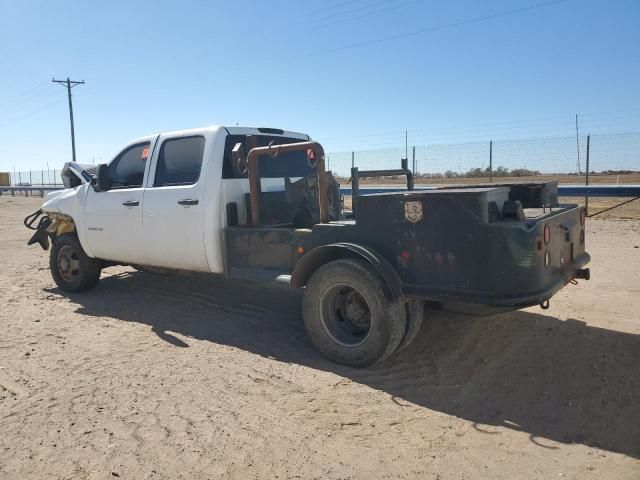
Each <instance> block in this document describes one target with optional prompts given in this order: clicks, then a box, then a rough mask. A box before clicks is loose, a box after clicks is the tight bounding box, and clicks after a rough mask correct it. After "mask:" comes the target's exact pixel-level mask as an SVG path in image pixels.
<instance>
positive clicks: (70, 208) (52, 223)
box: [24, 162, 95, 250]
mask: <svg viewBox="0 0 640 480" xmlns="http://www.w3.org/2000/svg"><path fill="white" fill-rule="evenodd" d="M94 175H95V167H94V166H93V165H82V164H79V163H75V162H67V163H65V165H64V168H63V169H62V172H61V176H62V183H63V184H64V186H65V188H64V189H63V190H56V191H53V192H51V193H49V194H47V198H46V200H45V202H44V204H43V205H42V207H41V208H40V209H39V210H37V211H36V212H34V213H32V214H31V215H28V216H27V217H25V219H24V226H25V227H27V228H28V229H29V230H33V231H34V234H33V235H32V236H31V238H30V239H29V241H28V242H27V245H33V244H35V243H37V244H39V245H40V246H41V247H42V248H43V249H44V250H48V249H49V244H50V241H53V240H54V238H55V237H56V236H60V235H63V234H65V233H71V232H73V231H75V230H76V224H75V222H74V218H80V212H81V209H82V203H83V199H84V197H85V195H86V189H87V188H89V186H90V185H91V181H92V179H93V177H94ZM63 212H64V213H63Z"/></svg>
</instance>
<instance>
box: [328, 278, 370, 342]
mask: <svg viewBox="0 0 640 480" xmlns="http://www.w3.org/2000/svg"><path fill="white" fill-rule="evenodd" d="M320 319H321V321H322V326H323V327H324V329H325V331H326V332H327V334H328V335H329V336H330V337H331V338H332V339H333V341H334V342H336V343H338V344H340V345H342V346H345V347H357V346H359V345H362V344H363V343H364V342H365V340H366V339H367V337H368V336H369V333H370V332H371V309H370V308H369V304H368V303H367V301H366V300H365V299H364V297H363V296H362V294H360V292H358V291H357V290H356V289H355V288H353V287H351V286H349V285H345V284H336V285H334V286H332V287H331V288H329V289H328V290H327V291H326V292H325V293H324V294H323V295H322V297H321V298H320Z"/></svg>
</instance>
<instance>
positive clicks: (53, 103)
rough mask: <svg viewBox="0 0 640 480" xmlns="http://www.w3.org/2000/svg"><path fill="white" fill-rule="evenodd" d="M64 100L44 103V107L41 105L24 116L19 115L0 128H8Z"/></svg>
mask: <svg viewBox="0 0 640 480" xmlns="http://www.w3.org/2000/svg"><path fill="white" fill-rule="evenodd" d="M62 102H64V99H62V100H56V101H55V102H52V103H49V104H47V105H44V106H42V107H40V108H38V109H36V110H33V111H31V112H29V113H28V114H26V115H23V116H22V117H19V118H16V119H14V120H13V121H12V122H8V123H5V124H2V125H0V128H6V127H9V126H11V125H13V124H15V123H18V122H21V121H22V120H24V119H25V118H29V117H32V116H34V115H35V114H37V113H40V112H42V111H43V110H47V109H49V108H51V107H53V106H55V105H58V104H60V103H62Z"/></svg>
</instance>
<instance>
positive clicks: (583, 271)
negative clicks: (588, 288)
mask: <svg viewBox="0 0 640 480" xmlns="http://www.w3.org/2000/svg"><path fill="white" fill-rule="evenodd" d="M575 278H579V279H581V280H590V279H591V270H589V269H588V268H578V269H577V270H576V276H575Z"/></svg>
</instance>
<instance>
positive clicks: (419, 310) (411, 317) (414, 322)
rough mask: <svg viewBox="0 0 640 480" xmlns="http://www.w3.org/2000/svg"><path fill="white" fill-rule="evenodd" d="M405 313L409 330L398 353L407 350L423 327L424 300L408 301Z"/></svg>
mask: <svg viewBox="0 0 640 480" xmlns="http://www.w3.org/2000/svg"><path fill="white" fill-rule="evenodd" d="M405 312H406V316H407V330H406V332H405V334H404V337H403V339H402V342H401V343H400V346H399V347H398V350H396V351H397V352H399V351H400V350H404V349H405V348H407V347H408V346H409V344H410V343H411V342H413V340H414V339H415V338H416V336H417V335H418V332H419V331H420V328H421V327H422V321H423V320H424V302H423V301H422V300H410V301H408V302H407V303H405Z"/></svg>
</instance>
